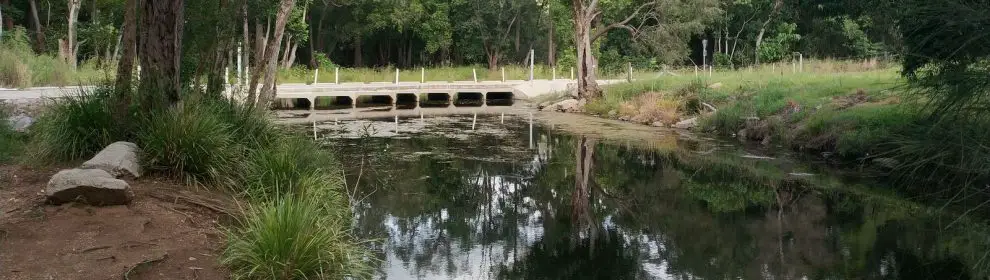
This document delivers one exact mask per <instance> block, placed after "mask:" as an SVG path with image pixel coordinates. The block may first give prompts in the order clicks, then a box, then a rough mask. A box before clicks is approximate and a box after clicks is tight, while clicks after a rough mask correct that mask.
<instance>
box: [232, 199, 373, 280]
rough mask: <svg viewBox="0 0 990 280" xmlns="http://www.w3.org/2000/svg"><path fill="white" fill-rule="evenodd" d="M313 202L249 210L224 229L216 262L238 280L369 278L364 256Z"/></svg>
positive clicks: (343, 224)
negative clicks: (224, 242)
mask: <svg viewBox="0 0 990 280" xmlns="http://www.w3.org/2000/svg"><path fill="white" fill-rule="evenodd" d="M320 205H321V204H320V202H319V201H318V200H317V199H314V198H307V197H295V196H283V197H281V198H279V199H277V200H275V201H272V202H268V203H264V204H262V205H261V206H257V207H253V208H252V209H251V210H249V211H248V213H247V215H246V216H245V218H244V219H243V220H242V221H241V224H240V227H239V228H237V229H232V230H228V235H227V248H226V249H225V250H224V252H223V257H222V259H221V261H222V262H223V264H225V265H226V266H227V267H229V268H230V270H231V272H232V273H233V274H234V278H238V279H347V278H370V273H371V271H372V269H371V266H370V265H369V263H368V260H370V258H371V257H370V256H369V255H368V252H367V251H366V250H365V249H364V248H363V247H362V246H361V245H360V244H359V243H357V242H355V241H354V239H353V238H352V237H351V236H350V234H349V233H348V232H347V231H345V230H344V229H346V228H348V227H349V221H350V220H349V219H341V218H337V217H335V215H326V212H325V210H326V209H324V208H323V207H321V206H320Z"/></svg>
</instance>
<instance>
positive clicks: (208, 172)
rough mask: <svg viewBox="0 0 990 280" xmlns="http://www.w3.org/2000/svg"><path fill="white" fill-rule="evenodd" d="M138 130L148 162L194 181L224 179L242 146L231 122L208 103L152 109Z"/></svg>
mask: <svg viewBox="0 0 990 280" xmlns="http://www.w3.org/2000/svg"><path fill="white" fill-rule="evenodd" d="M141 127H142V128H141V129H140V130H139V131H138V132H137V140H138V143H139V146H140V147H141V148H142V149H143V150H144V153H145V164H146V165H148V166H149V167H150V168H151V169H152V170H158V171H161V172H163V173H168V174H171V175H179V176H184V177H186V178H187V179H191V180H192V181H195V182H208V183H214V184H217V183H223V182H224V180H225V179H226V177H228V176H229V172H230V168H231V167H233V166H236V164H237V163H238V161H237V155H238V154H239V153H240V152H241V149H242V147H241V146H240V143H239V142H238V139H236V138H234V130H233V128H232V126H231V125H230V124H227V123H225V122H224V120H223V119H222V118H221V117H219V116H218V114H216V111H214V109H213V108H210V106H209V105H206V104H196V103H191V104H187V105H186V106H183V107H176V108H171V109H169V110H167V111H163V112H154V113H152V114H151V115H150V116H149V118H148V120H147V121H146V122H145V123H143V124H141Z"/></svg>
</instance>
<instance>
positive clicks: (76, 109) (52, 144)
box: [29, 87, 124, 161]
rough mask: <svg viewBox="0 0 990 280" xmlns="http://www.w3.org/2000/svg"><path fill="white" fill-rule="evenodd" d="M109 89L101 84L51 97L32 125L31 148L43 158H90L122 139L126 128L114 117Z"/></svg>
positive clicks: (35, 154)
mask: <svg viewBox="0 0 990 280" xmlns="http://www.w3.org/2000/svg"><path fill="white" fill-rule="evenodd" d="M110 91H111V90H110V89H109V88H107V87H98V88H96V89H95V90H92V91H88V90H82V92H81V93H80V94H79V95H69V96H65V97H63V98H59V99H51V100H48V101H47V102H48V104H47V106H48V108H47V109H46V110H45V111H44V113H42V114H41V116H39V117H38V119H37V123H36V124H35V125H34V126H33V127H32V128H31V131H32V136H31V141H30V142H31V143H30V147H29V149H30V151H31V155H32V158H34V159H36V160H40V161H72V160H79V159H84V158H88V157H90V156H92V155H94V154H96V153H97V152H99V151H100V150H102V149H103V148H104V147H106V145H109V144H110V143H113V142H114V141H117V140H120V139H121V138H122V137H123V135H124V131H123V129H122V128H121V127H120V126H119V125H118V124H117V123H116V122H115V121H114V120H113V116H112V114H111V110H110V108H111V106H112V105H111V104H112V101H111V100H112V98H111V93H110Z"/></svg>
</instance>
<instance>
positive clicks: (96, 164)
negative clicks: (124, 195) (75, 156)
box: [79, 141, 141, 178]
mask: <svg viewBox="0 0 990 280" xmlns="http://www.w3.org/2000/svg"><path fill="white" fill-rule="evenodd" d="M139 152H140V150H139V149H138V146H137V145H136V144H134V143H130V142H123V141H121V142H115V143H113V144H110V145H109V146H107V147H106V148H103V150H102V151H100V153H98V154H96V156H94V157H93V158H92V159H90V160H88V161H86V162H84V163H83V164H82V166H80V167H79V168H82V169H100V170H103V171H106V172H107V173H110V175H112V176H113V177H114V178H119V177H120V176H123V175H130V176H134V178H137V177H141V164H140V162H139V161H138V153H139Z"/></svg>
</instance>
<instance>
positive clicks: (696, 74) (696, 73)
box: [694, 65, 698, 77]
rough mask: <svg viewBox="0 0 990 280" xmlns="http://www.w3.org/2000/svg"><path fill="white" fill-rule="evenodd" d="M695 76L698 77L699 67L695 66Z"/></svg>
mask: <svg viewBox="0 0 990 280" xmlns="http://www.w3.org/2000/svg"><path fill="white" fill-rule="evenodd" d="M694 76H695V77H697V76H698V65H694Z"/></svg>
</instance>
